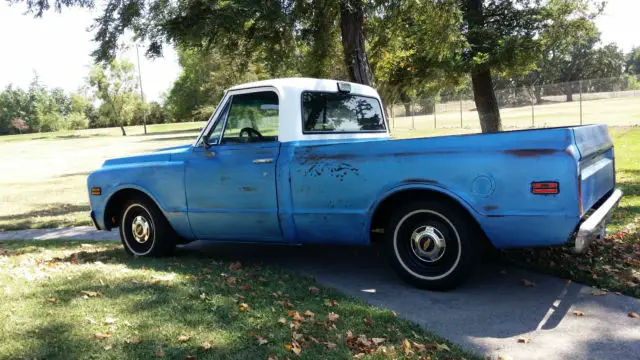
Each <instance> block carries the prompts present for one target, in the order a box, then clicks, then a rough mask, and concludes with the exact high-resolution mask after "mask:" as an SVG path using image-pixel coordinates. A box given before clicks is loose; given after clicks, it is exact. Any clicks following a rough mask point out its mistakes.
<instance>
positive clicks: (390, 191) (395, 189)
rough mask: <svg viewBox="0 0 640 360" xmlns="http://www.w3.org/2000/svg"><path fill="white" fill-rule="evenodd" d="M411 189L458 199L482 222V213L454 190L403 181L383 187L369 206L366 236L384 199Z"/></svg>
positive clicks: (459, 202)
mask: <svg viewBox="0 0 640 360" xmlns="http://www.w3.org/2000/svg"><path fill="white" fill-rule="evenodd" d="M409 190H429V191H433V192H437V193H440V194H442V195H445V196H447V197H449V198H451V199H453V200H454V201H456V202H457V203H458V204H459V205H460V206H462V207H463V208H464V209H465V210H467V212H468V213H469V214H470V215H471V216H472V217H473V218H474V220H475V221H476V222H477V223H478V224H480V221H479V220H480V219H479V217H480V214H479V213H478V212H477V211H476V210H475V209H474V208H473V207H472V206H471V205H470V204H469V203H468V202H467V201H465V200H464V199H463V198H462V197H460V196H459V195H457V194H456V193H454V192H453V191H450V190H448V189H446V188H444V187H442V186H438V185H435V184H429V183H426V182H424V183H421V182H415V183H410V184H407V183H401V184H396V185H393V186H390V187H387V188H385V189H383V190H382V191H381V192H380V193H379V194H378V196H376V200H375V201H374V202H373V204H371V206H369V210H368V211H367V224H366V225H367V226H366V227H365V231H366V232H367V233H366V234H365V235H366V236H368V232H369V229H371V224H372V221H373V215H374V214H375V212H376V210H377V209H378V207H379V206H380V204H382V203H384V201H385V200H386V199H387V198H389V197H390V196H393V195H394V194H397V193H399V192H402V191H409Z"/></svg>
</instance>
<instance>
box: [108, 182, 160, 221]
mask: <svg viewBox="0 0 640 360" xmlns="http://www.w3.org/2000/svg"><path fill="white" fill-rule="evenodd" d="M133 197H142V198H145V199H147V200H149V201H151V202H152V203H154V204H155V201H153V199H152V198H151V197H149V195H147V194H145V193H144V192H142V191H140V190H137V189H122V190H118V191H117V192H116V193H115V194H113V196H111V198H110V199H109V202H108V203H107V206H105V210H104V226H105V227H106V228H107V230H111V229H112V228H114V227H118V226H119V225H120V212H121V211H122V207H123V206H124V203H125V202H126V201H127V200H129V199H131V198H133ZM156 205H157V204H156Z"/></svg>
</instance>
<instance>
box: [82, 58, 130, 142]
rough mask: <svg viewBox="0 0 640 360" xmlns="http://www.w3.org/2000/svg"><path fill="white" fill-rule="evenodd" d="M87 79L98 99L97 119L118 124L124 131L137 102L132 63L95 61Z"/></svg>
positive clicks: (123, 132)
mask: <svg viewBox="0 0 640 360" xmlns="http://www.w3.org/2000/svg"><path fill="white" fill-rule="evenodd" d="M88 83H89V85H90V86H91V87H92V88H93V89H94V91H95V95H96V97H97V98H98V99H100V100H101V101H102V105H100V111H99V112H100V120H99V123H100V124H103V125H108V126H120V128H121V129H122V134H123V135H126V134H125V130H124V126H125V125H128V124H129V123H131V121H132V119H133V117H134V114H135V110H136V107H137V103H138V102H139V96H138V95H137V94H136V93H135V90H136V89H137V84H136V81H135V72H134V66H133V64H132V63H130V62H128V61H126V60H113V61H112V62H111V63H110V64H109V65H95V67H94V68H93V70H91V73H90V74H89V78H88Z"/></svg>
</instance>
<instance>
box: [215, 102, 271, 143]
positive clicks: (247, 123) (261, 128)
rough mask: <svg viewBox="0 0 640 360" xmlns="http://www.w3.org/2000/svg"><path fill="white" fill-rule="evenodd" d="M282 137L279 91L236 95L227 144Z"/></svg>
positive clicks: (232, 103)
mask: <svg viewBox="0 0 640 360" xmlns="http://www.w3.org/2000/svg"><path fill="white" fill-rule="evenodd" d="M273 141H278V95H277V94H276V93H275V92H273V91H260V92H254V93H248V94H240V95H233V98H232V99H231V108H230V109H229V115H228V117H227V125H226V126H225V129H224V134H223V135H222V143H223V144H230V143H231V144H233V143H247V142H273Z"/></svg>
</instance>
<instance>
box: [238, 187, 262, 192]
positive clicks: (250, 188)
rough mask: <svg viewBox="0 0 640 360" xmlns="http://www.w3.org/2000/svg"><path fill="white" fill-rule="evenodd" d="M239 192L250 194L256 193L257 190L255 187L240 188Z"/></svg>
mask: <svg viewBox="0 0 640 360" xmlns="http://www.w3.org/2000/svg"><path fill="white" fill-rule="evenodd" d="M240 191H246V192H252V191H258V188H257V187H255V186H240Z"/></svg>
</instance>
